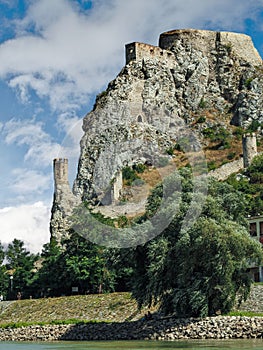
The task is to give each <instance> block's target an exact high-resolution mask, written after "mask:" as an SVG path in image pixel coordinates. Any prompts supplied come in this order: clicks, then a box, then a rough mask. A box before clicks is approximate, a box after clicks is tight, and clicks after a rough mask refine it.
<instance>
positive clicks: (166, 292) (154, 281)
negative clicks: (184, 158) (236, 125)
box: [133, 169, 262, 317]
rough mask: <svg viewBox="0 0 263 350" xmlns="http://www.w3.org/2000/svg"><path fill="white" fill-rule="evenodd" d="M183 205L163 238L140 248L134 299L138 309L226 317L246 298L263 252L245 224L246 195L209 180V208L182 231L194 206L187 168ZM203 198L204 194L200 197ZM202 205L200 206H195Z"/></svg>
mask: <svg viewBox="0 0 263 350" xmlns="http://www.w3.org/2000/svg"><path fill="white" fill-rule="evenodd" d="M181 175H182V177H183V178H182V191H183V193H182V202H181V205H180V210H179V211H178V212H177V213H176V215H175V216H174V218H173V221H172V222H171V224H170V225H169V226H168V228H167V229H165V230H164V231H163V233H162V234H161V235H159V236H158V237H156V238H155V239H154V240H152V241H150V242H148V243H147V244H145V245H144V246H140V247H138V248H137V249H136V252H135V260H136V263H137V264H136V268H135V272H136V273H135V278H134V283H133V296H134V297H135V298H136V299H137V301H138V304H139V306H142V305H148V306H149V305H151V304H152V303H160V308H161V310H162V311H163V312H164V313H166V314H168V313H176V314H177V315H178V316H202V317H203V316H211V315H215V314H216V313H218V312H220V313H227V312H228V311H230V310H231V308H232V307H233V305H234V302H235V300H236V296H237V295H239V296H240V300H243V299H245V298H246V297H247V295H248V293H249V290H250V285H251V279H250V277H249V274H248V272H247V268H248V266H249V263H250V262H257V263H259V262H260V261H261V260H262V251H261V247H260V245H259V243H258V242H256V241H253V240H252V239H251V238H250V236H249V234H248V232H247V227H246V226H244V225H246V222H245V220H244V212H245V204H244V201H243V198H242V195H241V194H240V193H238V192H237V191H235V190H234V189H233V188H232V187H231V186H230V185H228V184H225V183H219V182H217V181H215V180H210V181H209V184H208V194H207V196H206V204H205V205H204V207H203V208H202V212H201V215H200V216H199V218H198V219H197V220H196V221H195V223H194V224H193V225H192V226H191V228H189V229H188V230H181V227H182V222H183V218H184V216H185V213H186V211H187V209H188V207H189V204H190V202H191V197H192V194H191V191H192V180H191V174H190V170H186V169H184V170H182V171H181ZM159 195H160V189H158V190H154V191H153V193H152V195H151V196H150V197H149V203H148V207H149V208H150V215H152V213H153V212H154V211H155V210H156V209H157V208H155V205H157V206H158V198H156V196H157V197H158V196H159ZM201 196H202V194H201V193H200V194H199V198H201ZM196 205H198V203H196Z"/></svg>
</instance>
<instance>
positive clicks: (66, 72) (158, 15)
mask: <svg viewBox="0 0 263 350" xmlns="http://www.w3.org/2000/svg"><path fill="white" fill-rule="evenodd" d="M262 5H263V4H262V1H258V2H255V1H254V0H247V1H239V0H231V1H229V0H221V1H218V0H202V1H196V0H177V1H174V0H162V1H160V0H145V1H141V0H133V1H123V0H109V1H102V0H96V1H94V2H93V8H92V9H91V10H89V11H86V12H85V13H84V12H81V11H79V10H78V7H77V6H76V3H75V2H73V1H69V0H56V1H53V0H36V1H33V2H32V3H31V5H30V6H29V9H28V12H27V14H26V16H25V18H23V19H22V20H16V22H15V24H16V31H17V37H16V38H14V39H13V40H9V41H6V42H5V43H3V44H2V45H1V46H0V62H1V66H0V76H1V77H2V78H5V79H7V80H8V81H9V84H10V86H11V87H15V88H17V89H19V90H20V95H21V98H22V99H23V100H24V101H27V99H28V94H29V91H30V89H34V91H35V92H36V93H37V94H38V95H39V96H40V97H44V96H45V97H48V98H49V101H50V104H51V106H52V108H54V109H59V110H61V111H66V110H67V109H69V108H71V109H72V108H74V109H76V108H78V106H79V105H81V104H83V103H84V102H87V101H88V96H89V94H92V93H94V92H95V91H98V90H99V89H101V88H102V87H103V86H104V85H105V83H107V82H108V81H109V80H111V79H112V78H114V76H115V75H116V73H117V72H118V70H119V69H120V67H121V66H122V65H123V63H124V60H123V56H124V54H123V53H124V44H125V43H127V42H129V41H145V42H149V43H153V44H156V42H157V40H158V34H159V33H161V32H163V31H166V30H169V29H174V28H182V27H196V28H198V27H199V28H204V27H206V26H210V28H211V27H214V28H216V29H223V30H241V31H242V29H243V28H244V20H245V19H246V18H248V17H255V16H256V14H257V11H259V10H262ZM32 28H34V29H35V32H34V33H32Z"/></svg>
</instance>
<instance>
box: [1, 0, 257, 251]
mask: <svg viewBox="0 0 263 350" xmlns="http://www.w3.org/2000/svg"><path fill="white" fill-rule="evenodd" d="M0 22H1V26H0V136H1V137H0V155H1V156H0V169H1V171H0V180H1V182H0V227H1V231H0V241H1V242H2V243H5V244H6V243H8V242H10V241H11V240H12V239H13V238H15V237H16V238H19V239H22V240H24V241H25V243H26V245H27V247H28V248H29V249H30V250H31V251H39V250H41V246H42V245H43V243H45V242H47V241H48V240H49V230H48V227H49V217H50V207H51V203H52V198H53V174H52V159H53V158H54V157H57V156H66V157H68V158H69V161H70V179H71V181H72V180H73V178H74V176H75V173H76V167H77V158H78V154H79V140H80V137H81V134H82V131H81V121H82V118H83V116H84V115H85V114H86V113H87V112H89V110H91V109H92V106H93V103H94V100H95V96H96V94H97V93H99V92H100V91H102V90H104V89H105V87H106V86H107V84H108V83H109V81H111V80H112V79H114V78H115V76H116V75H117V74H118V72H119V71H120V70H121V68H122V67H123V65H124V45H125V44H126V43H128V42H132V41H141V42H146V43H149V44H153V45H157V43H158V37H159V34H160V33H162V32H164V31H167V30H170V29H179V28H199V29H211V30H222V31H234V32H240V33H246V34H248V35H250V36H251V37H252V39H253V42H254V44H255V46H256V48H257V50H258V51H259V53H260V55H261V57H263V39H262V38H263V0H257V1H255V0H144V1H141V0H133V1H129V0H94V1H85V0H79V1H77V0H0Z"/></svg>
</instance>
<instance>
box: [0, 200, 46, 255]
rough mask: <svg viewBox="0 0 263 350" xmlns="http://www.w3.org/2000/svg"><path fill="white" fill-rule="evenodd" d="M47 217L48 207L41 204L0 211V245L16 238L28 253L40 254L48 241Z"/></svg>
mask: <svg viewBox="0 0 263 350" xmlns="http://www.w3.org/2000/svg"><path fill="white" fill-rule="evenodd" d="M49 217H50V210H49V207H47V206H46V205H45V204H44V203H43V202H37V203H34V204H32V205H21V206H18V207H9V208H8V207H7V208H3V209H0V227H1V235H0V240H1V243H3V244H7V243H10V242H11V241H12V240H13V239H14V238H17V239H20V240H22V241H24V242H25V246H26V247H27V249H28V250H29V251H30V252H32V253H36V252H41V248H42V246H43V244H45V243H47V242H48V241H49Z"/></svg>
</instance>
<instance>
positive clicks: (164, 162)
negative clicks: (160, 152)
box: [156, 157, 169, 168]
mask: <svg viewBox="0 0 263 350" xmlns="http://www.w3.org/2000/svg"><path fill="white" fill-rule="evenodd" d="M168 163H169V159H168V158H166V157H160V158H159V159H158V160H157V164H156V166H157V167H159V168H163V167H165V166H166V165H168Z"/></svg>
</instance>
